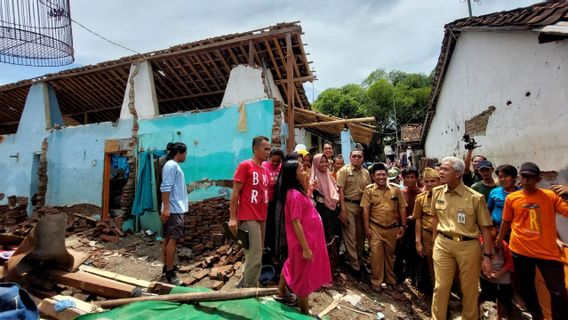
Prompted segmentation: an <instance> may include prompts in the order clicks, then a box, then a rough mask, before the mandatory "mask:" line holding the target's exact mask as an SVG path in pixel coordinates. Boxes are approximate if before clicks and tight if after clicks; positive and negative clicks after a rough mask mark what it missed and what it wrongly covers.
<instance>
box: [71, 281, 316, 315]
mask: <svg viewBox="0 0 568 320" xmlns="http://www.w3.org/2000/svg"><path fill="white" fill-rule="evenodd" d="M203 291H209V290H208V289H204V288H188V287H176V288H174V289H173V290H172V292H171V293H187V292H203ZM76 319H80V320H103V319H105V320H107V319H120V320H143V319H152V320H154V319H155V320H178V319H180V320H181V319H195V320H204V319H208V320H209V319H239V320H240V319H242V320H244V319H290V320H302V319H313V318H312V317H308V316H305V315H302V314H300V313H299V311H298V309H296V308H291V307H288V306H286V305H284V304H281V303H278V302H276V301H274V300H272V299H260V300H257V299H254V298H249V299H241V300H230V301H219V302H200V303H199V304H183V303H177V302H167V301H146V302H135V303H130V304H127V305H124V306H122V307H118V308H115V309H112V310H110V311H106V312H101V313H91V314H86V315H83V316H80V317H78V318H76Z"/></svg>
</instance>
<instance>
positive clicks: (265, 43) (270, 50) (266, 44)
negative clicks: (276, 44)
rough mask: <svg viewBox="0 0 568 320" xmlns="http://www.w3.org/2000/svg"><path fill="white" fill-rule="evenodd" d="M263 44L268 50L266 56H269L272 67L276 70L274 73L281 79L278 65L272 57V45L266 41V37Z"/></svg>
mask: <svg viewBox="0 0 568 320" xmlns="http://www.w3.org/2000/svg"><path fill="white" fill-rule="evenodd" d="M264 45H265V46H266V51H268V56H269V57H270V60H271V61H272V66H273V68H274V71H276V75H277V76H278V79H281V78H282V75H281V74H280V67H279V65H278V63H276V59H274V53H273V52H272V46H271V45H270V43H268V41H266V39H264Z"/></svg>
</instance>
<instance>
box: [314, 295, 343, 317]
mask: <svg viewBox="0 0 568 320" xmlns="http://www.w3.org/2000/svg"><path fill="white" fill-rule="evenodd" d="M342 298H343V295H341V296H339V297H337V298H336V299H333V302H332V303H331V304H330V305H329V306H327V308H325V309H323V310H322V312H320V313H319V314H318V317H320V318H323V316H325V315H326V314H328V313H329V312H330V311H331V310H333V309H335V307H337V305H338V304H339V302H340V301H341V299H342Z"/></svg>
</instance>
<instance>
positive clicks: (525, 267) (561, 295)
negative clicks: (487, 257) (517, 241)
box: [512, 252, 568, 320]
mask: <svg viewBox="0 0 568 320" xmlns="http://www.w3.org/2000/svg"><path fill="white" fill-rule="evenodd" d="M512 254H513V262H514V264H515V273H517V274H518V276H519V278H520V279H521V281H520V288H519V291H520V294H521V297H522V298H523V300H524V301H525V305H526V307H527V309H528V310H529V312H530V313H531V315H532V317H533V319H535V320H539V319H542V318H543V315H542V310H541V308H540V304H539V303H538V297H537V294H536V288H535V284H534V282H535V272H536V269H535V268H537V267H538V269H539V270H540V273H542V277H543V278H544V282H545V283H546V288H547V289H548V292H549V293H550V302H551V307H552V308H551V309H552V319H553V320H560V319H568V308H567V307H566V305H567V304H568V295H567V293H566V288H565V287H564V266H563V265H562V263H561V262H560V261H554V260H544V259H536V258H530V257H527V256H523V255H520V254H517V253H514V252H513V253H512Z"/></svg>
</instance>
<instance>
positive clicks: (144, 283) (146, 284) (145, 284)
mask: <svg viewBox="0 0 568 320" xmlns="http://www.w3.org/2000/svg"><path fill="white" fill-rule="evenodd" d="M79 270H81V271H84V272H87V273H90V274H96V275H98V276H101V277H104V278H107V279H112V280H116V281H119V282H123V283H127V284H131V285H134V286H137V287H141V288H150V287H153V286H154V284H153V283H152V282H150V281H146V280H141V279H136V278H134V277H129V276H125V275H122V274H118V273H114V272H111V271H106V270H103V269H99V268H95V267H90V266H81V267H80V268H79Z"/></svg>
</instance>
